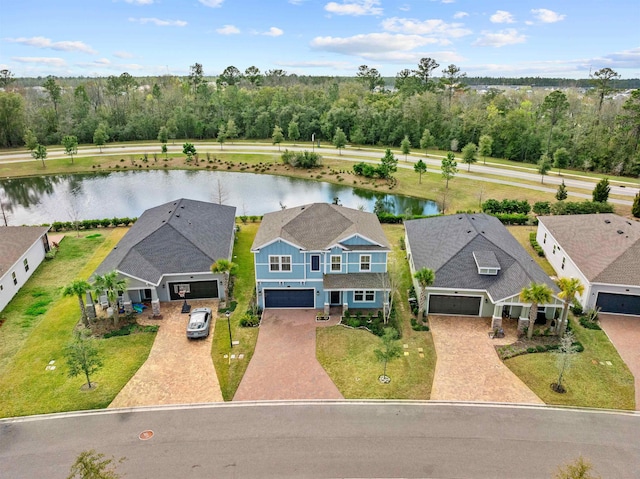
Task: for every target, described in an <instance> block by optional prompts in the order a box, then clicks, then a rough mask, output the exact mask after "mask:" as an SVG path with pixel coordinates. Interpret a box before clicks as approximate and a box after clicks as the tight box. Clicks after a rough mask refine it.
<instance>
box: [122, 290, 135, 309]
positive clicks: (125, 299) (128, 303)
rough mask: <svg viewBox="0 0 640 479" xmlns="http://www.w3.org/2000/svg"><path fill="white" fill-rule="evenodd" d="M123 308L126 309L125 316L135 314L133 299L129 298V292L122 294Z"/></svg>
mask: <svg viewBox="0 0 640 479" xmlns="http://www.w3.org/2000/svg"><path fill="white" fill-rule="evenodd" d="M122 307H123V308H124V313H125V314H130V313H133V304H131V298H130V297H129V292H128V291H125V292H124V293H122Z"/></svg>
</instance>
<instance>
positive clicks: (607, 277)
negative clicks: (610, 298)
mask: <svg viewBox="0 0 640 479" xmlns="http://www.w3.org/2000/svg"><path fill="white" fill-rule="evenodd" d="M538 219H539V221H540V222H541V223H542V224H543V225H544V226H545V227H546V228H547V230H548V231H549V233H551V235H552V236H553V237H554V238H555V239H556V241H557V242H558V244H559V246H560V247H561V248H562V249H563V250H564V251H565V253H567V255H568V256H569V257H570V258H571V260H572V261H573V262H574V263H575V264H576V266H577V267H578V268H579V269H580V271H582V273H583V274H584V275H585V276H586V278H587V279H588V280H589V281H591V282H598V283H611V284H627V285H640V223H639V222H637V221H632V220H629V219H627V218H623V217H622V216H618V215H615V214H613V213H605V214H593V215H566V216H543V217H539V218H538Z"/></svg>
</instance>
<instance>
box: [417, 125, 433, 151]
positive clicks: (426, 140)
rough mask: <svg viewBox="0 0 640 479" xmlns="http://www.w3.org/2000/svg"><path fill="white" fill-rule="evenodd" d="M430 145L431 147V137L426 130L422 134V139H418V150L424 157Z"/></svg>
mask: <svg viewBox="0 0 640 479" xmlns="http://www.w3.org/2000/svg"><path fill="white" fill-rule="evenodd" d="M431 145H433V135H432V134H431V132H430V131H429V129H428V128H427V129H425V130H424V131H423V132H422V138H420V148H421V149H423V150H424V155H425V156H427V150H428V149H429V147H430V146H431Z"/></svg>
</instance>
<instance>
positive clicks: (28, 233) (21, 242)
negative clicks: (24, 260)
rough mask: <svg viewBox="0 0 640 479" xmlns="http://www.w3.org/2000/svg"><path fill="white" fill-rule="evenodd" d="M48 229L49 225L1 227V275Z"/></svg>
mask: <svg viewBox="0 0 640 479" xmlns="http://www.w3.org/2000/svg"><path fill="white" fill-rule="evenodd" d="M47 231H49V227H47V226H2V227H0V276H4V275H5V274H6V272H7V271H9V269H11V268H12V267H13V265H14V264H15V263H16V261H18V260H19V259H20V257H21V256H22V255H23V254H25V253H26V252H27V250H28V249H29V248H31V246H32V245H33V243H35V242H36V241H38V239H39V238H40V237H41V236H43V235H44V234H45V233H46V232H47Z"/></svg>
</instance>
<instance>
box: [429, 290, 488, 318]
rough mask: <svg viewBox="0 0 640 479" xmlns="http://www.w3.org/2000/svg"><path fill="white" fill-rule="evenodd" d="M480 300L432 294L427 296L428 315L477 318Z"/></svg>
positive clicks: (470, 297) (473, 297) (472, 297)
mask: <svg viewBox="0 0 640 479" xmlns="http://www.w3.org/2000/svg"><path fill="white" fill-rule="evenodd" d="M481 300H482V298H479V297H475V296H445V295H441V294H432V295H431V296H429V313H430V314H459V315H462V316H479V314H480V301H481Z"/></svg>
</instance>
